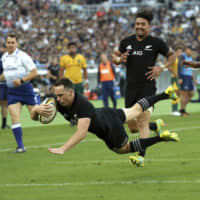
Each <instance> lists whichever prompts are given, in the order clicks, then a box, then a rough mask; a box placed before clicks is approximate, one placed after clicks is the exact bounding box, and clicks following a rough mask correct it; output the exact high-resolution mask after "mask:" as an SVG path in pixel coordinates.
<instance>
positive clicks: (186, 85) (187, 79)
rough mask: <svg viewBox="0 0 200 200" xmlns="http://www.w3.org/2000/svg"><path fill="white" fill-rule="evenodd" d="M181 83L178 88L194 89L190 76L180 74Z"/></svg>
mask: <svg viewBox="0 0 200 200" xmlns="http://www.w3.org/2000/svg"><path fill="white" fill-rule="evenodd" d="M181 78H182V80H183V83H182V84H180V90H185V91H193V90H194V84H193V80H192V76H185V75H183V76H181Z"/></svg>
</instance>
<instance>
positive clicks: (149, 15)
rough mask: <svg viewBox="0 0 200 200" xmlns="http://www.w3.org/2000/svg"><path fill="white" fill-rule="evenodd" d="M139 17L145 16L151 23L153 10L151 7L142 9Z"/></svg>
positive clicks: (137, 15) (137, 16) (138, 14)
mask: <svg viewBox="0 0 200 200" xmlns="http://www.w3.org/2000/svg"><path fill="white" fill-rule="evenodd" d="M137 18H143V19H146V20H147V21H148V22H149V24H151V22H152V20H153V12H152V10H150V9H143V10H140V11H139V12H138V13H137V14H136V19H137Z"/></svg>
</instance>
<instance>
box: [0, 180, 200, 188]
mask: <svg viewBox="0 0 200 200" xmlns="http://www.w3.org/2000/svg"><path fill="white" fill-rule="evenodd" d="M199 183H200V180H198V179H197V180H146V181H91V182H74V183H73V182H66V183H30V184H28V183H27V184H20V183H19V184H9V183H8V184H0V187H33V186H35V187H41V186H47V187H59V186H88V185H140V184H199Z"/></svg>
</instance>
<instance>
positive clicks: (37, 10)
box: [0, 0, 200, 64]
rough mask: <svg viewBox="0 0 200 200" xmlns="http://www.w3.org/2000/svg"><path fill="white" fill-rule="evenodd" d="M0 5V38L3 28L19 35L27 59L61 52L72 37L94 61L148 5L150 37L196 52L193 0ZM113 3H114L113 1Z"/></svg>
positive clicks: (31, 0)
mask: <svg viewBox="0 0 200 200" xmlns="http://www.w3.org/2000/svg"><path fill="white" fill-rule="evenodd" d="M5 2H6V3H5V4H3V6H2V7H0V13H1V14H0V24H1V26H0V41H3V40H4V37H5V35H6V33H7V32H9V31H15V32H18V33H19V34H20V37H21V38H22V39H20V40H19V45H20V48H21V49H23V50H24V51H26V52H28V53H29V54H30V55H31V56H32V57H34V58H38V59H39V60H38V62H40V55H42V56H44V57H46V58H47V60H49V58H52V57H55V56H58V57H60V56H62V55H64V54H65V53H66V50H67V43H68V42H69V41H76V43H77V49H78V53H82V54H84V55H85V57H86V60H87V61H90V60H91V61H95V64H96V63H99V62H100V58H99V57H98V55H100V54H101V52H105V53H106V55H108V56H110V55H111V54H112V52H113V49H114V47H115V46H116V44H118V43H119V41H120V40H121V38H122V36H123V37H124V38H125V37H127V36H128V35H130V33H131V34H132V32H133V26H134V24H133V22H134V19H135V13H136V12H135V11H137V10H138V9H139V7H142V6H145V5H153V7H154V14H155V20H154V21H153V23H152V35H155V36H158V37H161V38H163V39H164V40H165V41H167V42H168V43H169V44H171V45H172V47H173V46H174V43H175V41H176V40H177V38H179V39H180V40H182V41H187V43H190V44H191V45H192V46H193V47H194V48H195V49H197V50H198V51H199V50H200V31H199V30H200V28H199V27H200V9H199V5H200V2H199V1H197V0H196V1H195V0H190V1H179V0H176V1H172V0H166V1H163V0H151V1H149V0H137V1H131V2H132V6H130V5H129V7H126V6H124V7H117V8H116V7H113V8H111V7H108V6H107V7H106V6H105V7H103V4H101V3H102V2H103V3H105V2H108V1H106V0H105V1H102V0H12V1H5ZM116 2H117V1H116Z"/></svg>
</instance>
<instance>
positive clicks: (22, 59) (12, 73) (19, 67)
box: [2, 49, 36, 87]
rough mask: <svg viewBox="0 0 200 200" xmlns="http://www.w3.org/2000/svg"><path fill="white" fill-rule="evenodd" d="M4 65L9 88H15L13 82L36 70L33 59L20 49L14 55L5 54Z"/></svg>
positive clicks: (3, 57)
mask: <svg viewBox="0 0 200 200" xmlns="http://www.w3.org/2000/svg"><path fill="white" fill-rule="evenodd" d="M2 64H3V73H4V76H5V79H6V81H7V85H8V87H13V83H12V81H13V80H16V79H18V78H22V77H24V76H26V75H27V74H29V73H30V71H32V70H33V69H35V68H36V65H35V64H34V63H33V60H32V59H31V57H30V56H29V55H28V54H26V53H25V52H23V51H21V50H19V49H16V50H15V51H14V52H13V53H12V54H8V52H6V53H4V54H3V56H2Z"/></svg>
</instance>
